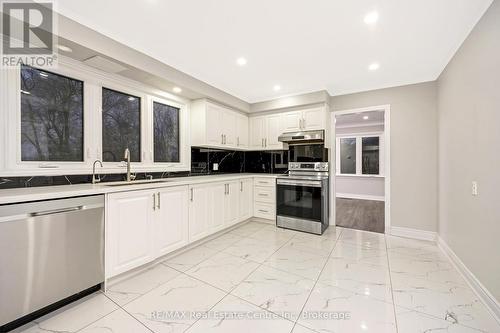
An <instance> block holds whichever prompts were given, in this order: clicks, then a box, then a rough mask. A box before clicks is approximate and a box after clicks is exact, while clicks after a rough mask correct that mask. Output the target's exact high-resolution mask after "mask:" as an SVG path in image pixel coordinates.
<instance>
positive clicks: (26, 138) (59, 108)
mask: <svg viewBox="0 0 500 333" xmlns="http://www.w3.org/2000/svg"><path fill="white" fill-rule="evenodd" d="M21 160H22V161H60V162H82V161H83V82H82V81H79V80H75V79H71V78H69V77H65V76H62V75H58V74H54V73H50V72H47V71H41V70H39V69H36V68H33V67H29V66H22V67H21Z"/></svg>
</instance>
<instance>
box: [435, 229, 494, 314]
mask: <svg viewBox="0 0 500 333" xmlns="http://www.w3.org/2000/svg"><path fill="white" fill-rule="evenodd" d="M437 241H438V246H439V247H440V248H441V250H443V252H444V253H445V254H446V256H447V257H448V258H449V259H450V261H451V263H452V264H453V265H454V266H455V268H456V269H457V271H458V272H459V273H460V274H461V275H462V277H463V278H464V279H465V281H467V283H468V284H469V286H470V287H471V289H472V290H473V291H474V293H476V295H477V296H478V297H479V298H480V299H481V301H482V302H483V303H484V304H485V305H486V307H487V308H488V310H489V311H490V313H491V314H492V316H493V317H495V319H496V320H497V321H498V322H499V323H500V303H499V301H498V300H497V299H496V298H495V297H494V296H493V295H492V294H491V293H490V292H489V291H488V289H486V287H485V286H484V285H483V284H482V283H481V282H480V281H479V280H478V279H477V278H476V276H475V275H474V274H473V273H472V272H471V271H470V270H469V269H468V268H467V266H465V264H464V263H463V262H462V260H460V258H459V257H458V256H457V255H456V254H455V252H453V250H452V249H451V248H450V247H449V246H448V244H446V242H445V241H444V240H443V239H442V238H441V237H439V236H438V240H437Z"/></svg>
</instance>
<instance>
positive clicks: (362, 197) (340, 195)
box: [335, 193, 385, 201]
mask: <svg viewBox="0 0 500 333" xmlns="http://www.w3.org/2000/svg"><path fill="white" fill-rule="evenodd" d="M335 196H336V197H337V198H345V199H359V200H372V201H385V197H384V196H378V195H365V194H352V193H335Z"/></svg>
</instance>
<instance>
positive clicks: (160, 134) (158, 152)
mask: <svg viewBox="0 0 500 333" xmlns="http://www.w3.org/2000/svg"><path fill="white" fill-rule="evenodd" d="M179 111H180V109H179V108H176V107H173V106H170V105H166V104H162V103H158V102H153V123H154V137H153V140H154V161H155V162H180V156H179V147H180V142H179Z"/></svg>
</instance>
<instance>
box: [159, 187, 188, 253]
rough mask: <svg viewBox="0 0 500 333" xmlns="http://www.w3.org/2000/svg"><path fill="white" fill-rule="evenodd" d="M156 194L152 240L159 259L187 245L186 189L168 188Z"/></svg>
mask: <svg viewBox="0 0 500 333" xmlns="http://www.w3.org/2000/svg"><path fill="white" fill-rule="evenodd" d="M157 193H158V194H157V202H156V204H157V208H156V217H155V219H154V229H153V230H154V234H153V238H154V240H155V248H156V251H155V252H156V253H155V254H156V257H159V256H162V255H165V254H167V253H169V252H172V251H174V250H177V249H178V248H180V247H182V246H184V245H186V244H187V243H188V223H189V221H188V214H189V207H188V187H187V186H179V187H169V188H165V189H159V191H158V192H157Z"/></svg>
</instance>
